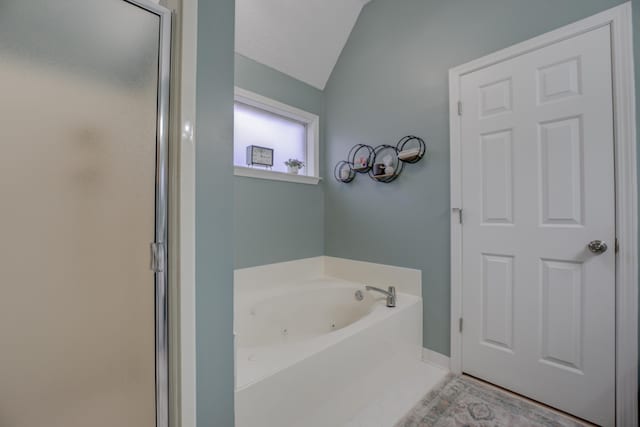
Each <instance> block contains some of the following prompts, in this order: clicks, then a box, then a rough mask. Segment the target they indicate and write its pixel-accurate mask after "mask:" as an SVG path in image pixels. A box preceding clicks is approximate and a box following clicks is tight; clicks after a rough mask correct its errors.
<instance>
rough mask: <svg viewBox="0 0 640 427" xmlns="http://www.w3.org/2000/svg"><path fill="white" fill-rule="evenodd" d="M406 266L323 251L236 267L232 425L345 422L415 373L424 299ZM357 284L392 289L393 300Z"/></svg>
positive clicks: (415, 277) (414, 275) (316, 425)
mask: <svg viewBox="0 0 640 427" xmlns="http://www.w3.org/2000/svg"><path fill="white" fill-rule="evenodd" d="M407 270H409V269H399V270H396V267H390V266H377V265H372V264H370V263H360V262H354V261H349V260H336V259H329V260H327V257H318V258H311V259H306V260H301V261H293V262H288V263H280V264H274V265H270V266H261V267H256V268H252V269H243V270H236V284H235V296H236V298H235V331H236V345H237V348H236V370H237V376H236V426H237V427H250V426H255V425H260V426H264V427H269V426H274V427H275V426H277V427H287V426H301V425H304V426H305V427H326V426H327V425H332V426H342V425H346V424H347V423H348V422H349V421H350V420H353V419H354V417H356V416H358V414H360V413H362V411H366V409H367V408H368V407H369V405H370V404H371V402H373V401H380V400H381V399H382V397H383V396H384V394H385V391H388V390H389V388H390V387H393V386H394V385H395V386H400V385H401V384H403V382H406V381H407V379H409V378H415V376H416V369H417V368H416V367H417V366H423V365H421V362H420V360H421V350H422V346H421V337H422V299H421V298H420V295H419V294H417V295H416V293H417V291H419V289H420V274H419V272H415V271H407ZM329 272H330V273H331V275H329V274H327V273H329ZM332 276H333V277H332ZM336 276H348V277H349V279H351V280H348V279H345V278H344V277H336ZM353 278H356V279H357V280H353ZM365 283H366V284H371V285H374V286H379V287H383V288H386V287H387V286H390V285H392V286H396V287H397V288H398V295H397V306H396V307H395V308H389V307H387V306H386V298H385V296H384V295H381V294H378V293H372V292H366V291H364V284H365ZM357 290H361V291H363V294H364V298H363V299H362V300H358V299H357V298H356V297H355V293H356V291H357ZM407 290H408V291H410V292H412V293H407V292H404V291H407ZM418 398H419V395H416V396H415V401H417V399H418ZM411 403H415V402H409V404H411Z"/></svg>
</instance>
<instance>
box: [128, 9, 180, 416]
mask: <svg viewBox="0 0 640 427" xmlns="http://www.w3.org/2000/svg"><path fill="white" fill-rule="evenodd" d="M123 1H125V2H127V3H130V4H132V5H134V6H137V7H139V8H141V9H144V10H146V11H148V12H150V13H153V14H154V15H157V16H158V18H159V19H160V31H159V33H158V98H157V122H156V189H155V240H154V241H153V242H150V244H151V252H152V254H151V269H152V270H153V271H154V274H155V280H154V282H155V377H156V384H155V395H156V396H155V397H156V399H155V400H156V427H169V315H168V313H169V306H168V283H169V274H168V271H167V268H168V265H169V263H168V245H167V239H168V221H167V216H168V210H169V206H168V188H169V187H168V179H169V91H170V82H171V19H172V14H171V11H170V10H168V9H166V8H165V7H163V6H160V5H158V4H157V3H154V2H152V1H150V0H123Z"/></svg>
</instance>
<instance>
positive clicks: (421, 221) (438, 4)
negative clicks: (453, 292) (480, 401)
mask: <svg viewBox="0 0 640 427" xmlns="http://www.w3.org/2000/svg"><path fill="white" fill-rule="evenodd" d="M636 1H640V0H636ZM620 3H622V1H620V0H536V1H530V0H484V1H478V0H446V1H443V0H374V1H373V2H372V3H370V4H368V5H367V6H365V8H364V9H363V11H362V14H361V16H360V18H359V19H358V22H357V24H356V26H355V28H354V29H353V32H352V33H351V37H350V38H349V40H348V42H347V45H346V46H345V48H344V50H343V52H342V55H341V56H340V59H339V60H338V63H337V65H336V67H335V69H334V71H333V74H332V76H331V78H330V79H329V83H328V85H327V88H326V89H325V109H326V115H325V120H326V133H325V141H326V150H327V162H326V165H325V172H324V174H325V176H330V172H331V171H332V168H333V165H334V164H335V163H336V162H337V161H338V160H340V159H342V158H344V157H345V156H346V154H347V151H348V150H349V147H350V146H352V145H353V144H355V143H360V142H361V143H367V144H370V145H378V144H381V143H395V142H396V141H397V140H398V139H399V138H400V137H402V136H404V135H407V134H415V135H420V136H422V137H424V138H425V139H426V140H427V142H428V144H429V150H430V153H429V157H428V158H427V159H426V160H424V161H422V162H420V163H419V164H416V165H411V166H409V167H407V169H406V170H405V172H404V173H403V175H402V176H401V177H400V178H399V179H398V180H397V181H395V182H394V183H391V184H386V185H385V184H377V183H374V182H372V181H371V180H370V179H368V178H366V177H361V176H359V177H357V179H356V180H355V181H354V182H353V183H352V184H351V185H340V184H338V183H336V182H335V181H333V180H327V182H326V186H325V206H326V210H325V224H326V236H325V246H326V253H327V255H330V256H337V257H344V258H352V259H358V260H364V261H371V262H380V263H386V264H394V265H400V266H405V267H410V268H417V269H420V270H422V277H423V284H422V291H423V299H424V344H425V346H426V347H427V348H430V349H432V350H435V351H437V352H440V353H442V354H446V355H448V354H449V315H450V311H449V305H450V285H449V279H450V277H449V261H450V258H449V251H450V244H449V225H450V222H449V221H450V211H449V207H450V205H449V111H448V75H447V73H448V70H449V69H450V68H452V67H454V66H456V65H460V64H462V63H465V62H468V61H470V60H472V59H475V58H478V57H480V56H483V55H485V54H488V53H491V52H493V51H496V50H498V49H502V48H505V47H508V46H510V45H513V44H515V43H518V42H521V41H524V40H527V39H529V38H531V37H534V36H537V35H539V34H542V33H544V32H547V31H550V30H553V29H555V28H558V27H561V26H563V25H566V24H569V23H571V22H574V21H577V20H579V19H582V18H585V17H587V16H590V15H593V14H595V13H597V12H600V11H602V10H605V9H607V8H610V7H613V6H616V5H618V4H620ZM636 16H637V15H636Z"/></svg>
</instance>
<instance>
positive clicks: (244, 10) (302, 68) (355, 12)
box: [236, 0, 370, 89]
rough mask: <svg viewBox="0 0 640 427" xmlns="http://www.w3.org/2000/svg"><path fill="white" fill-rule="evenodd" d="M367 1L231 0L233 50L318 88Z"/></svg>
mask: <svg viewBox="0 0 640 427" xmlns="http://www.w3.org/2000/svg"><path fill="white" fill-rule="evenodd" d="M369 1H370V0H236V52H237V53H239V54H241V55H244V56H246V57H248V58H251V59H253V60H255V61H257V62H260V63H262V64H265V65H268V66H269V67H271V68H275V69H276V70H278V71H281V72H283V73H285V74H288V75H290V76H292V77H295V78H296V79H298V80H302V81H303V82H305V83H308V84H310V85H311V86H314V87H316V88H318V89H324V87H325V85H326V84H327V80H329V76H330V75H331V72H332V71H333V67H334V66H335V65H336V62H337V61H338V57H339V56H340V52H342V48H343V47H344V45H345V43H346V42H347V39H348V38H349V34H351V30H352V29H353V26H354V25H355V23H356V20H357V19H358V16H359V15H360V11H361V10H362V7H363V6H364V5H365V4H366V3H368V2H369Z"/></svg>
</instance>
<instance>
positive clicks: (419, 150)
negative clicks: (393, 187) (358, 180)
mask: <svg viewBox="0 0 640 427" xmlns="http://www.w3.org/2000/svg"><path fill="white" fill-rule="evenodd" d="M426 152H427V145H426V143H425V142H424V140H423V139H422V138H419V137H417V136H413V135H409V136H405V137H404V138H402V139H401V140H400V141H398V143H397V144H396V145H395V146H394V145H387V144H383V145H378V146H377V147H375V148H374V147H371V146H369V145H365V144H357V145H354V146H353V147H351V150H349V155H348V156H347V160H341V161H339V162H338V163H337V164H336V166H335V168H334V169H333V176H334V177H335V179H336V180H337V181H339V182H344V183H348V182H351V181H353V180H354V179H355V177H356V175H357V174H359V173H360V174H367V175H369V177H370V178H371V179H372V180H374V181H377V182H384V183H389V182H392V181H394V180H395V179H396V178H397V177H398V176H400V173H402V169H403V168H404V165H405V163H409V164H411V163H417V162H419V161H420V160H421V159H422V158H423V157H424V155H425V153H426Z"/></svg>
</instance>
